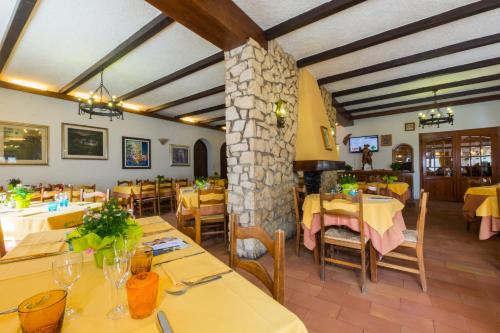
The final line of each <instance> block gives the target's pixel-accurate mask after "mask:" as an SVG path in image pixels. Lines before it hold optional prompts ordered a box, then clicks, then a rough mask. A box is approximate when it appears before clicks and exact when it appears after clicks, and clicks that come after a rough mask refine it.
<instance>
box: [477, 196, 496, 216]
mask: <svg viewBox="0 0 500 333" xmlns="http://www.w3.org/2000/svg"><path fill="white" fill-rule="evenodd" d="M476 215H477V216H482V217H483V216H493V217H496V218H500V212H499V210H498V201H497V197H496V196H494V197H488V198H486V200H484V201H483V203H482V204H481V205H480V206H479V207H478V208H477V209H476Z"/></svg>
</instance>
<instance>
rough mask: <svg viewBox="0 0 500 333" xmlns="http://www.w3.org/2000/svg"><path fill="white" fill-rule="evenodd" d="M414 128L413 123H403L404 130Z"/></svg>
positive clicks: (412, 129) (407, 130) (408, 130)
mask: <svg viewBox="0 0 500 333" xmlns="http://www.w3.org/2000/svg"><path fill="white" fill-rule="evenodd" d="M414 130H415V123H405V131H406V132H411V131H414Z"/></svg>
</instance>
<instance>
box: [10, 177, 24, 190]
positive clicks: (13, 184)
mask: <svg viewBox="0 0 500 333" xmlns="http://www.w3.org/2000/svg"><path fill="white" fill-rule="evenodd" d="M19 184H21V179H19V178H11V179H9V183H8V184H7V189H8V190H9V191H12V190H13V189H14V188H16V186H17V185H19Z"/></svg>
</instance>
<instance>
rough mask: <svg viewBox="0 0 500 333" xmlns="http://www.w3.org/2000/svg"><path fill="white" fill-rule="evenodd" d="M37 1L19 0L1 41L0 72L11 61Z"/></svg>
mask: <svg viewBox="0 0 500 333" xmlns="http://www.w3.org/2000/svg"><path fill="white" fill-rule="evenodd" d="M36 3H37V0H18V1H17V5H16V7H15V9H14V13H13V15H12V17H11V18H10V21H9V23H8V24H7V30H6V31H5V34H4V36H3V38H2V40H1V41H0V72H1V71H2V70H3V68H4V67H5V64H6V63H7V61H8V60H9V57H10V54H11V53H12V50H13V49H14V47H15V46H16V43H17V40H18V39H19V37H20V36H21V34H22V32H23V29H24V26H25V25H26V23H27V22H28V20H29V18H30V15H31V13H32V12H33V9H34V8H35V5H36Z"/></svg>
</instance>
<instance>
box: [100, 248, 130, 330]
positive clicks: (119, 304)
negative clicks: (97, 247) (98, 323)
mask: <svg viewBox="0 0 500 333" xmlns="http://www.w3.org/2000/svg"><path fill="white" fill-rule="evenodd" d="M130 263H131V256H130V252H127V251H120V250H118V251H115V254H114V256H104V258H103V261H102V269H103V271H104V276H105V277H106V279H107V280H108V281H109V282H110V283H111V298H112V303H113V308H112V309H111V310H109V312H108V314H107V316H108V318H109V319H111V320H116V319H119V318H122V317H123V316H125V315H127V313H128V307H127V304H126V302H124V300H123V297H121V294H123V286H124V285H125V282H126V281H127V278H128V276H129V275H130Z"/></svg>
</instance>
